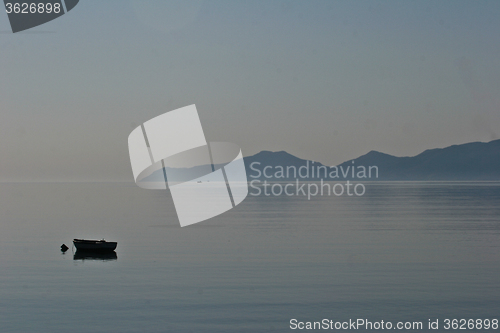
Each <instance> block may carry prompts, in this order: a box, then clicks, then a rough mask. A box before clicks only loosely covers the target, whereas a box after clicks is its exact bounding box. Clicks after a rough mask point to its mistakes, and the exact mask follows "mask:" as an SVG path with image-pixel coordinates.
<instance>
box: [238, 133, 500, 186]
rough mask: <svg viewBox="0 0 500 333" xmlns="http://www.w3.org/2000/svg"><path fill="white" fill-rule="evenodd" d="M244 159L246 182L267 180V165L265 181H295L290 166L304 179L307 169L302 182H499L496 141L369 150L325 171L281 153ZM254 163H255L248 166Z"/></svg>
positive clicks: (499, 147)
mask: <svg viewBox="0 0 500 333" xmlns="http://www.w3.org/2000/svg"><path fill="white" fill-rule="evenodd" d="M244 160H245V165H246V168H247V175H248V179H249V180H252V179H261V180H264V179H268V178H267V177H265V175H264V174H263V172H264V170H263V169H264V167H266V166H270V167H269V168H268V169H267V170H266V175H268V176H269V175H272V176H273V177H272V178H269V179H270V180H271V179H273V180H279V179H292V178H295V177H294V175H293V172H294V168H293V167H295V170H297V173H298V170H299V168H300V167H302V170H301V171H302V176H306V171H307V170H309V174H308V177H301V176H300V175H298V178H299V179H300V178H303V179H304V180H306V179H310V180H317V179H320V178H324V179H325V180H326V179H328V180H362V179H364V180H500V140H494V141H491V142H487V143H485V142H471V143H466V144H461V145H453V146H450V147H446V148H436V149H428V150H426V151H424V152H422V153H420V154H418V155H416V156H412V157H396V156H392V155H389V154H384V153H381V152H377V151H373V150H372V151H370V152H369V153H367V154H365V155H362V156H360V157H358V158H355V159H354V160H349V161H346V162H344V163H342V164H340V165H338V166H336V167H326V168H318V167H321V166H323V164H321V163H319V162H314V163H312V162H311V161H307V160H303V159H300V158H298V157H296V156H293V155H291V154H289V153H287V152H285V151H279V152H270V151H261V152H260V153H257V154H255V155H253V156H247V157H244ZM254 162H257V163H256V164H253V167H251V166H252V163H254ZM258 163H260V164H258ZM279 166H282V167H284V170H283V174H284V175H283V176H284V177H283V178H282V177H281V176H282V174H281V173H280V171H281V169H282V168H280V167H279ZM292 166H293V167H292ZM287 167H289V168H288V171H289V172H288V175H287V174H286V171H287V170H286V168H287ZM353 167H354V177H353V172H352V171H353ZM370 167H372V168H371V175H370V174H369V171H370V170H369V169H370ZM375 167H376V168H375ZM318 169H319V173H320V176H319V177H318V172H317V171H318ZM325 169H326V173H327V175H328V176H334V177H324V176H325ZM257 170H258V171H257ZM313 170H314V171H315V172H314V174H313ZM259 171H260V175H259ZM377 171H378V177H377V174H376V172H377ZM256 176H259V177H256ZM276 176H277V177H276ZM335 176H337V177H335ZM360 176H361V177H360ZM363 176H364V177H363Z"/></svg>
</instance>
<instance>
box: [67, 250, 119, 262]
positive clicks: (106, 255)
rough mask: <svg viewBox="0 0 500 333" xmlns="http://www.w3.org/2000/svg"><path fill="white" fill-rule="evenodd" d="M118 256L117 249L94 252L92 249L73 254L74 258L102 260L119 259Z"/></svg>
mask: <svg viewBox="0 0 500 333" xmlns="http://www.w3.org/2000/svg"><path fill="white" fill-rule="evenodd" d="M117 259H118V256H117V255H116V252H115V251H106V252H92V251H78V250H77V251H76V252H75V254H74V255H73V260H100V261H111V260H117Z"/></svg>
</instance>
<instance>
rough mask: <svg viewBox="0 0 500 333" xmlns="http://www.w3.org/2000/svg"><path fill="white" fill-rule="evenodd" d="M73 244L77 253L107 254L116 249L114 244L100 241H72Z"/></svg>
mask: <svg viewBox="0 0 500 333" xmlns="http://www.w3.org/2000/svg"><path fill="white" fill-rule="evenodd" d="M73 244H75V247H76V249H77V250H78V251H92V252H107V251H114V250H115V249H116V244H117V243H116V242H106V241H105V240H104V239H101V240H88V239H76V238H75V239H73Z"/></svg>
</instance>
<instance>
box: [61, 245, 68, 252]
mask: <svg viewBox="0 0 500 333" xmlns="http://www.w3.org/2000/svg"><path fill="white" fill-rule="evenodd" d="M68 249H69V247H67V246H66V244H63V245H61V251H62V252H66V251H68Z"/></svg>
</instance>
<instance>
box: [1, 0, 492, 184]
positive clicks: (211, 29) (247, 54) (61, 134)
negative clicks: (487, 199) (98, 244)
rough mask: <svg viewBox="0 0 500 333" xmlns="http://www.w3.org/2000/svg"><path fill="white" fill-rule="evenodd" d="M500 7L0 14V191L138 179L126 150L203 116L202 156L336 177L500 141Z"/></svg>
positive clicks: (237, 7)
mask: <svg viewBox="0 0 500 333" xmlns="http://www.w3.org/2000/svg"><path fill="white" fill-rule="evenodd" d="M499 17H500V1H497V0H492V1H472V0H470V1H457V0H452V1H436V0H431V1H423V0H422V1H402V0H396V1H332V0H327V1H304V0H300V1H292V0H284V1H270V0H265V1H235V0H227V1H213V0H210V1H191V2H186V1H185V0H182V1H166V0H165V1H161V0H160V1H153V0H138V1H124V0H117V1H112V0H105V1H103V0H98V1H97V0H95V1H93V0H81V1H80V3H79V4H78V6H77V7H75V9H73V10H72V11H71V12H69V13H68V14H67V15H64V16H62V17H60V18H58V19H56V20H54V21H52V22H49V23H46V24H44V25H41V26H39V27H36V28H33V29H30V30H28V31H26V32H21V33H17V34H12V33H11V32H9V31H10V26H9V24H8V19H7V15H6V14H1V15H0V32H1V33H0V50H1V57H0V73H1V74H0V75H1V78H2V79H1V83H0V98H1V103H0V108H1V109H0V112H1V122H0V154H1V156H0V180H2V181H34V180H72V181H74V180H89V181H92V180H95V181H99V180H130V181H132V172H131V168H130V162H129V157H128V148H127V137H128V134H129V133H130V131H131V130H132V129H133V128H135V127H136V126H137V125H139V124H140V123H142V122H144V121H146V120H148V119H150V118H152V117H155V116H157V115H159V114H161V113H164V112H167V111H170V110H173V109H176V108H179V107H182V106H186V105H189V104H193V103H194V104H196V105H197V108H198V112H199V114H200V118H201V121H202V124H203V127H204V130H205V135H206V138H207V140H208V141H229V142H233V143H236V144H238V145H239V146H240V147H241V148H242V150H243V154H244V155H252V154H255V153H257V152H259V151H261V150H273V151H278V150H286V151H288V152H290V153H292V154H294V155H296V156H299V157H301V158H307V159H312V160H316V161H320V162H322V163H325V164H338V163H341V162H343V161H345V160H348V159H350V158H355V157H358V156H360V155H363V154H365V153H367V152H369V151H370V150H378V151H382V152H385V153H388V154H393V155H397V156H407V155H416V154H418V153H420V152H421V151H423V150H425V149H428V148H436V147H445V146H449V145H452V144H460V143H465V142H470V141H490V140H493V139H497V138H500V94H499V93H500V39H499V36H500V20H499V19H498V18H499Z"/></svg>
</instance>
